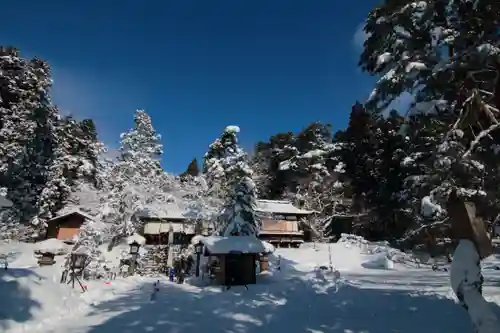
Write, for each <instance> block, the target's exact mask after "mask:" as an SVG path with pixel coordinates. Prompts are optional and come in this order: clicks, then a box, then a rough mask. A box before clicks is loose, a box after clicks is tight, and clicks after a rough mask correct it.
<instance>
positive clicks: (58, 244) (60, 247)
mask: <svg viewBox="0 0 500 333" xmlns="http://www.w3.org/2000/svg"><path fill="white" fill-rule="evenodd" d="M35 248H36V250H38V251H40V252H48V253H54V254H56V255H62V254H65V253H67V252H68V250H69V249H70V248H71V245H66V244H65V243H64V242H63V241H61V240H59V239H55V238H49V239H46V240H44V241H41V242H38V243H36V244H35Z"/></svg>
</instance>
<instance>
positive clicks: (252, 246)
mask: <svg viewBox="0 0 500 333" xmlns="http://www.w3.org/2000/svg"><path fill="white" fill-rule="evenodd" d="M201 242H202V243H203V244H204V245H205V246H206V249H207V250H208V252H210V254H228V253H231V252H240V253H263V252H265V251H266V248H265V246H264V244H263V243H262V241H261V240H260V239H258V238H257V237H255V236H229V237H221V236H208V237H203V239H201Z"/></svg>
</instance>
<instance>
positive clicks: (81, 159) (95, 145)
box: [32, 117, 103, 225]
mask: <svg viewBox="0 0 500 333" xmlns="http://www.w3.org/2000/svg"><path fill="white" fill-rule="evenodd" d="M54 127H55V133H54V134H55V137H54V142H53V145H52V160H51V164H50V166H49V168H48V169H47V171H46V181H45V185H44V187H43V190H42V192H41V193H40V196H39V197H38V200H37V204H36V206H37V209H38V213H37V215H36V216H35V217H34V219H33V220H32V223H33V224H35V225H39V224H40V223H42V225H44V224H45V223H44V222H45V221H46V220H47V219H50V218H52V217H53V216H54V213H56V212H57V211H58V210H60V209H62V208H63V207H64V206H65V205H66V204H67V203H68V200H69V197H70V195H71V193H73V192H75V190H76V189H77V188H78V187H79V186H81V185H82V184H83V183H88V184H93V185H94V186H96V185H98V182H99V177H98V172H99V167H100V165H99V161H98V156H99V154H100V153H101V152H102V150H103V145H102V143H100V142H99V141H98V139H97V133H96V131H95V126H94V124H93V122H92V120H83V121H81V122H79V121H76V120H74V119H73V118H71V117H66V118H62V119H59V120H58V121H57V122H56V123H55V124H54Z"/></svg>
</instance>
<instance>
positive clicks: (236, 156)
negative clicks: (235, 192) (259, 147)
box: [203, 126, 252, 198]
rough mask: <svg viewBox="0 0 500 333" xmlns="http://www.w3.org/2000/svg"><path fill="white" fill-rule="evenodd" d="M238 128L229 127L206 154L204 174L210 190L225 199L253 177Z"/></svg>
mask: <svg viewBox="0 0 500 333" xmlns="http://www.w3.org/2000/svg"><path fill="white" fill-rule="evenodd" d="M239 132H240V128H239V127H238V126H227V127H226V128H225V129H224V132H223V133H222V136H221V137H220V138H218V139H217V140H215V141H214V142H213V143H212V144H211V145H210V147H209V150H208V152H207V153H206V154H205V157H204V163H203V172H204V174H205V177H206V179H207V183H208V187H209V190H210V191H211V192H212V193H215V194H216V195H218V196H220V197H222V198H224V197H226V195H227V193H228V191H230V190H231V188H232V187H233V186H235V184H237V183H238V182H239V181H240V180H241V179H242V178H243V177H246V176H251V175H252V170H251V169H250V167H249V164H248V157H247V154H246V153H245V152H244V151H243V149H242V148H241V147H240V146H239V144H238V133H239Z"/></svg>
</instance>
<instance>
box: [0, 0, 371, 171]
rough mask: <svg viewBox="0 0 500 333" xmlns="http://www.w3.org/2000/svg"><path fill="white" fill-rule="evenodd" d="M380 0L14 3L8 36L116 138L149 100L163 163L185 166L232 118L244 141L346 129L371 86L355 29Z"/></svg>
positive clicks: (3, 24)
mask: <svg viewBox="0 0 500 333" xmlns="http://www.w3.org/2000/svg"><path fill="white" fill-rule="evenodd" d="M378 2H379V1H377V0H358V1H355V2H353V1H335V0H314V1H306V0H302V1H290V0H288V1H287V0H282V1H278V0H266V1H263V0H251V1H250V0H248V1H246V0H219V1H207V0H182V1H167V0H164V1H160V0H158V1H146V0H143V1H138V0H135V1H124V0H122V1H117V0H115V1H111V0H100V1H97V0H86V1H68V0H65V1H62V0H47V1H40V0H32V1H27V0H16V1H7V2H6V3H4V4H2V8H1V11H2V19H1V20H0V37H1V41H2V42H1V43H2V44H8V45H13V46H17V47H19V48H20V49H21V52H22V53H23V54H24V55H26V56H33V55H38V56H40V57H42V58H44V59H46V60H47V61H49V63H50V64H51V66H52V68H53V78H54V87H53V95H54V101H55V103H56V104H57V105H58V106H59V107H60V108H61V109H62V111H65V112H71V113H73V114H74V115H75V116H77V117H79V118H83V117H91V118H93V119H94V120H95V122H96V124H97V126H98V130H99V134H100V136H101V139H102V140H103V141H104V142H105V143H106V144H107V145H109V146H113V145H115V146H116V142H117V141H118V140H119V134H120V133H121V132H123V131H125V130H127V129H128V128H129V127H131V126H132V121H133V113H134V110H135V109H137V108H144V109H146V110H147V111H148V113H149V114H150V115H151V116H152V118H153V122H154V125H155V127H156V129H157V130H158V132H159V133H161V134H162V136H163V143H164V145H165V156H164V160H163V165H164V167H165V169H166V170H167V171H171V172H182V171H184V169H185V168H186V166H187V165H188V163H189V161H190V160H191V159H192V158H193V157H198V158H200V157H201V156H203V154H204V152H205V151H206V149H207V147H208V145H209V144H210V143H211V142H212V141H213V140H214V139H215V138H217V137H218V136H219V135H220V133H221V131H222V129H223V128H224V127H225V126H226V125H238V126H240V127H241V130H242V132H241V142H242V145H243V146H244V147H245V148H246V149H251V147H252V146H253V144H254V143H255V142H256V141H258V140H264V139H267V138H268V137H269V136H270V135H272V134H275V133H278V132H282V131H290V130H291V131H298V130H300V129H301V128H303V127H304V126H306V125H307V124H309V123H311V122H313V121H322V122H330V123H332V124H333V126H334V128H341V127H345V125H346V123H347V120H348V116H349V111H350V107H351V105H352V104H353V103H354V102H355V100H356V99H364V98H365V97H366V96H367V95H368V93H369V92H370V91H371V87H372V86H371V84H372V83H373V79H371V78H369V77H367V75H366V74H362V73H361V72H360V70H359V69H358V68H357V61H358V55H359V53H360V45H359V43H360V42H362V40H363V34H362V33H360V32H359V31H358V28H359V26H360V24H361V23H362V22H363V21H364V19H365V17H366V15H367V13H368V12H369V10H370V9H371V8H372V7H373V6H374V5H376V4H377V3H378ZM200 162H201V161H200Z"/></svg>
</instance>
